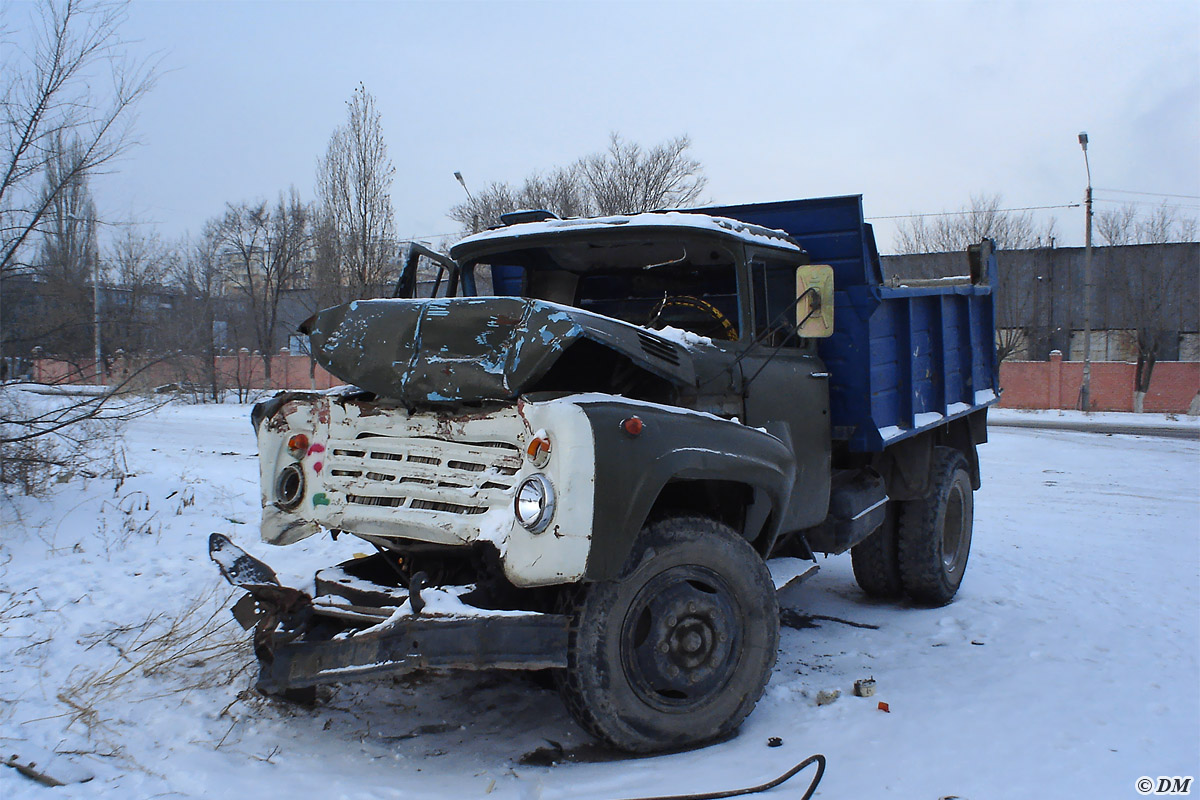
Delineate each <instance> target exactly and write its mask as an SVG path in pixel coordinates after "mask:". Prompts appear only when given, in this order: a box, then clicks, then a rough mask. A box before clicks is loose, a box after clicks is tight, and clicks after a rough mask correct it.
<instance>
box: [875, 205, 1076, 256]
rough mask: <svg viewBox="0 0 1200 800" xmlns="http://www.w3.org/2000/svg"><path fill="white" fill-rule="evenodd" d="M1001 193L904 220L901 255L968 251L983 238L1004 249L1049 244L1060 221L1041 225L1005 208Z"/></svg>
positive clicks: (1029, 216)
mask: <svg viewBox="0 0 1200 800" xmlns="http://www.w3.org/2000/svg"><path fill="white" fill-rule="evenodd" d="M1002 200H1003V198H1002V197H1001V196H1000V195H998V194H992V195H982V194H981V195H972V197H971V204H970V205H969V206H964V207H963V208H962V209H960V210H959V211H954V212H948V213H946V214H923V215H920V216H915V217H912V218H911V219H908V220H904V221H902V222H901V223H900V224H899V225H898V226H897V230H896V240H895V247H896V252H897V253H900V254H905V255H908V254H914V253H950V252H955V251H958V250H965V249H967V247H968V246H969V245H973V244H978V243H979V241H980V240H981V239H992V240H994V241H995V242H996V246H997V247H998V248H1000V249H1002V250H1023V249H1029V248H1034V247H1048V246H1050V244H1051V243H1052V242H1053V240H1054V236H1055V233H1054V229H1055V226H1056V220H1054V219H1053V218H1052V219H1051V220H1050V221H1049V222H1048V223H1046V224H1045V225H1039V224H1038V223H1037V222H1036V221H1035V220H1034V218H1033V215H1032V214H1031V213H1029V212H1028V211H1026V212H1019V211H1008V210H1006V209H1004V208H1003V202H1002Z"/></svg>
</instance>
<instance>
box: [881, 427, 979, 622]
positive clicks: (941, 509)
mask: <svg viewBox="0 0 1200 800" xmlns="http://www.w3.org/2000/svg"><path fill="white" fill-rule="evenodd" d="M929 481H930V491H929V494H928V495H926V496H925V497H923V498H920V499H918V500H910V501H909V502H907V503H905V504H904V505H903V508H902V509H901V512H900V524H899V527H898V531H897V534H898V535H897V555H898V560H899V566H900V581H901V584H902V585H903V587H904V591H905V593H906V594H908V596H909V597H911V598H912V599H913V600H915V601H917V602H919V603H927V604H930V605H939V606H940V605H945V604H946V603H949V602H950V601H951V600H952V599H953V598H954V595H955V593H957V592H958V587H959V585H960V584H961V583H962V579H963V573H964V572H965V571H966V569H967V557H968V556H969V555H970V553H971V531H972V527H973V522H974V508H975V506H974V495H973V494H972V490H971V476H970V473H968V472H967V461H966V459H965V458H963V455H962V453H960V452H958V451H957V450H954V449H952V448H949V447H937V448H934V451H933V464H932V467H931V469H930V478H929Z"/></svg>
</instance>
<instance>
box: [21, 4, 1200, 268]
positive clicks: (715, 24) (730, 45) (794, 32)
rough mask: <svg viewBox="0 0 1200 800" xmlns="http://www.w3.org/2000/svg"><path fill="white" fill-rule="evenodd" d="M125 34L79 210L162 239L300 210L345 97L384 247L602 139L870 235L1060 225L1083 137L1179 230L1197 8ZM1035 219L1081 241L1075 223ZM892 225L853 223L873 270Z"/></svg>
mask: <svg viewBox="0 0 1200 800" xmlns="http://www.w3.org/2000/svg"><path fill="white" fill-rule="evenodd" d="M20 8H21V6H20V5H18V10H20ZM125 34H126V35H127V37H128V38H129V39H132V40H137V44H136V45H135V49H136V52H138V53H141V54H149V53H151V52H157V53H158V54H160V55H161V58H162V67H163V71H162V75H161V78H160V80H159V83H158V85H157V87H156V88H155V90H154V91H153V93H152V94H150V95H149V96H148V97H147V98H146V99H145V101H144V102H143V104H142V105H141V107H140V113H139V121H138V126H137V131H138V138H139V140H140V141H141V142H142V146H140V147H139V148H137V149H136V150H134V151H133V152H132V153H131V154H130V156H129V157H128V158H127V159H126V160H125V161H124V162H123V163H122V164H121V165H120V167H119V169H120V172H119V173H118V174H116V175H113V176H110V177H105V178H103V179H101V180H100V181H98V182H97V186H96V189H95V191H96V195H97V198H96V199H97V202H98V204H99V205H100V208H101V211H102V213H106V214H109V215H118V216H133V217H136V218H138V219H142V220H147V221H151V222H154V223H156V224H157V226H158V228H159V230H160V232H161V233H162V234H163V235H164V236H168V237H171V236H176V235H179V234H182V233H184V232H185V231H189V230H190V231H191V232H193V233H195V232H197V231H199V229H200V228H201V226H202V225H203V223H204V221H205V220H206V219H208V218H209V217H212V216H215V215H218V214H220V213H221V211H222V209H223V207H224V204H225V203H226V202H227V201H243V200H254V199H262V198H274V197H275V196H277V195H278V193H279V192H280V191H281V190H283V189H286V188H287V187H288V186H290V185H295V186H296V188H297V189H298V190H299V191H300V193H301V195H302V196H303V197H304V198H305V199H311V198H312V197H313V185H314V173H315V167H316V161H317V158H318V156H319V155H321V154H322V153H323V152H324V150H325V147H326V145H327V143H328V140H329V135H330V133H331V132H332V131H333V129H334V127H335V126H337V125H340V124H342V123H343V121H344V119H345V102H346V100H347V99H348V98H349V97H350V95H351V92H352V91H353V90H354V87H355V86H356V85H357V84H358V83H359V82H360V81H361V82H362V83H363V84H365V86H366V88H367V90H368V91H369V92H371V93H372V94H374V95H375V97H376V98H377V100H378V105H379V109H380V111H381V112H382V115H383V125H384V132H385V135H386V138H387V142H388V147H389V150H390V155H391V158H392V160H393V161H394V162H395V166H396V171H397V177H396V183H395V186H394V189H393V193H392V197H393V202H394V205H395V209H396V223H397V229H398V231H397V232H398V234H399V235H400V236H401V237H408V236H426V237H427V236H430V235H433V234H443V233H450V232H453V231H455V230H456V228H457V226H456V224H455V223H453V222H451V221H450V220H449V219H448V218H447V217H446V216H445V212H446V210H447V209H448V208H449V207H450V206H451V205H452V204H454V203H456V202H459V201H460V200H461V199H462V198H463V193H462V188H461V187H460V186H459V185H458V184H457V183H456V182H455V181H454V178H453V172H454V171H455V170H460V171H461V172H462V173H463V175H464V177H465V178H466V180H467V182H468V184H469V185H470V186H471V187H473V188H482V187H484V186H485V185H486V184H488V183H490V182H491V181H494V180H504V181H517V180H519V179H520V178H522V177H523V176H525V175H526V174H528V173H530V172H532V171H536V170H546V169H548V168H550V167H553V166H555V165H559V164H565V163H568V162H570V161H573V160H574V159H575V158H577V157H579V156H581V155H585V154H588V153H591V152H595V151H597V150H600V149H602V148H603V147H604V146H605V145H606V143H607V138H608V135H609V133H610V132H611V131H619V132H620V133H622V134H623V135H624V136H625V137H626V138H628V139H632V140H636V141H638V142H641V143H644V144H652V143H655V142H658V141H661V140H663V139H666V138H668V137H671V136H675V135H679V134H687V135H689V136H690V137H691V139H692V142H693V154H694V156H695V157H696V158H698V159H699V160H700V161H701V162H702V163H703V165H704V168H705V174H706V175H707V177H708V179H709V183H708V187H707V190H706V191H707V199H709V200H711V201H712V202H714V203H721V204H728V203H742V202H756V201H769V200H784V199H790V198H797V197H814V196H821V195H836V194H860V193H861V194H862V195H864V203H865V208H866V213H867V215H868V216H888V215H898V214H908V213H913V212H929V211H940V210H947V209H954V208H958V207H961V206H962V205H963V204H965V203H966V202H967V201H968V199H969V197H970V195H972V194H978V193H1000V194H1002V195H1003V198H1004V203H1005V205H1006V206H1008V207H1024V206H1048V205H1061V204H1067V203H1074V202H1078V201H1080V200H1081V199H1082V197H1083V193H1084V186H1085V183H1086V178H1085V172H1084V163H1083V157H1082V154H1081V152H1080V149H1079V145H1078V143H1077V141H1076V135H1077V134H1078V132H1079V131H1081V130H1086V131H1087V132H1088V133H1089V135H1090V138H1091V144H1090V150H1089V156H1090V158H1091V166H1092V176H1093V181H1094V184H1095V186H1096V187H1097V198H1123V199H1128V200H1137V201H1142V202H1149V203H1153V202H1158V201H1159V200H1160V199H1161V198H1156V197H1154V196H1151V195H1133V194H1114V193H1113V192H1111V191H1108V192H1101V191H1099V189H1107V190H1125V191H1136V192H1156V193H1167V194H1174V195H1187V196H1191V197H1184V198H1167V199H1168V201H1169V202H1172V203H1177V204H1181V205H1183V206H1191V208H1182V209H1181V211H1182V212H1183V213H1187V214H1191V215H1196V214H1198V213H1200V210H1197V208H1196V207H1200V200H1198V199H1195V197H1196V196H1200V2H1195V0H1188V1H1187V2H1163V1H1161V0H1159V1H1152V2H1146V1H1143V2H1137V3H1133V2H1120V3H1106V2H1078V3H1076V2H1047V1H1045V0H1043V1H1042V2H1030V3H1024V2H1004V1H1002V0H1001V1H998V0H990V1H989V2H950V0H942V1H941V2H894V1H893V2H836V3H835V2H825V3H816V2H812V3H803V2H788V3H775V2H738V3H735V2H711V3H702V2H687V3H671V2H636V3H632V2H614V1H612V0H609V1H608V2H423V3H418V2H374V3H345V2H339V3H332V2H303V3H302V2H237V3H223V2H153V3H151V2H135V3H134V4H133V6H132V8H131V9H130V14H129V20H128V24H127V26H126V28H125ZM1111 207H1112V204H1111V203H1099V202H1098V204H1097V210H1101V209H1103V208H1111ZM1143 208H1146V209H1149V206H1143ZM1040 213H1047V214H1049V213H1052V214H1055V215H1057V217H1058V221H1059V234H1060V239H1059V242H1060V244H1064V245H1072V244H1081V243H1082V239H1083V212H1082V210H1081V209H1059V210H1057V211H1050V212H1040ZM893 225H894V223H893V222H890V221H887V220H880V221H878V222H877V223H876V232H877V236H878V238H879V242H880V245H881V248H882V249H884V250H885V251H886V250H888V249H890V246H891V244H892V239H893V233H892V232H893Z"/></svg>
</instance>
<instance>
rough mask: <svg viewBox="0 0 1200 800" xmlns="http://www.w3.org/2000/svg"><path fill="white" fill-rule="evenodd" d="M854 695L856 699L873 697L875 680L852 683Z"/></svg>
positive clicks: (866, 679) (868, 679) (867, 679)
mask: <svg viewBox="0 0 1200 800" xmlns="http://www.w3.org/2000/svg"><path fill="white" fill-rule="evenodd" d="M854 695H855V696H856V697H873V696H874V695H875V679H874V678H863V679H862V680H858V681H855V682H854Z"/></svg>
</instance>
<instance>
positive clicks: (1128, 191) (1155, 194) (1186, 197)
mask: <svg viewBox="0 0 1200 800" xmlns="http://www.w3.org/2000/svg"><path fill="white" fill-rule="evenodd" d="M1095 191H1097V192H1115V193H1116V194H1144V195H1149V196H1150V197H1179V198H1182V199H1184V200H1200V194H1167V193H1166V192H1135V191H1133V190H1132V189H1101V188H1099V187H1097V188H1096V190H1095Z"/></svg>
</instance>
